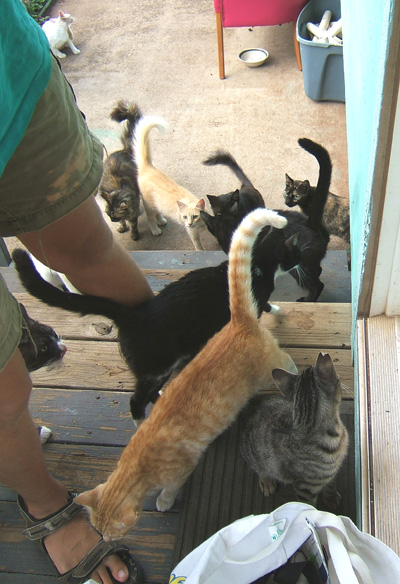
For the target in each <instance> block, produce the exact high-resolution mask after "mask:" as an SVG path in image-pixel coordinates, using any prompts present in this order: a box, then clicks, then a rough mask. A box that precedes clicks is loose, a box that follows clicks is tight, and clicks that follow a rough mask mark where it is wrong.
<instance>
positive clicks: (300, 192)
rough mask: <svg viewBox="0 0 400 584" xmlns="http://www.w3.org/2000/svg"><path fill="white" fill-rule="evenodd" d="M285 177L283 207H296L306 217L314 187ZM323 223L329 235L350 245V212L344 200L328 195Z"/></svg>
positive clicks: (304, 181) (305, 181)
mask: <svg viewBox="0 0 400 584" xmlns="http://www.w3.org/2000/svg"><path fill="white" fill-rule="evenodd" d="M285 177H286V186H285V192H284V194H283V198H284V199H285V205H287V206H288V207H295V206H296V205H298V206H299V207H300V209H301V210H302V212H303V213H304V214H305V215H307V217H308V216H309V214H310V209H311V206H312V201H313V198H314V195H315V189H316V187H312V186H311V185H310V181H308V180H293V179H292V178H290V176H289V175H288V174H285ZM323 221H324V224H325V226H326V227H327V229H328V231H329V233H330V234H331V235H337V236H338V237H341V238H342V239H344V241H346V243H350V211H349V203H348V201H346V199H344V198H343V197H338V196H337V195H334V194H333V193H328V198H327V200H326V203H325V208H324V215H323Z"/></svg>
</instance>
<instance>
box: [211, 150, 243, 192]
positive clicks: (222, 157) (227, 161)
mask: <svg viewBox="0 0 400 584" xmlns="http://www.w3.org/2000/svg"><path fill="white" fill-rule="evenodd" d="M203 164H205V165H206V166H216V165H217V164H222V165H223V166H227V167H228V168H230V169H231V171H232V172H233V173H234V174H235V176H236V178H237V179H238V180H239V181H240V182H241V184H242V186H245V187H252V188H254V186H253V184H252V182H251V180H250V179H249V178H247V176H246V175H245V174H244V172H243V170H242V169H241V168H240V166H239V165H238V163H237V162H236V160H235V159H234V157H233V156H232V154H230V152H227V151H226V150H216V152H214V153H213V154H211V155H210V156H209V157H208V158H206V159H205V160H203Z"/></svg>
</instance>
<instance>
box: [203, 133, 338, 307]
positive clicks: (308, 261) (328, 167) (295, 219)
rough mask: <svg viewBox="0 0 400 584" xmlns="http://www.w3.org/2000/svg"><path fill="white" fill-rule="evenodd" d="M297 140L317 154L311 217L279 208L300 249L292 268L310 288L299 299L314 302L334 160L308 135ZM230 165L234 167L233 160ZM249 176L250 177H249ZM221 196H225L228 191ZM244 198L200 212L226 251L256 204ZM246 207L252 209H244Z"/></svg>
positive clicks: (325, 239) (286, 230) (267, 229)
mask: <svg viewBox="0 0 400 584" xmlns="http://www.w3.org/2000/svg"><path fill="white" fill-rule="evenodd" d="M298 142H299V145H300V146H301V147H302V148H304V150H306V151H307V152H310V154H312V155H313V156H315V158H316V159H317V161H318V163H319V178H318V184H317V186H316V192H315V197H314V198H313V203H312V207H311V209H310V213H309V216H308V217H307V216H305V215H304V214H302V213H297V212H295V211H282V210H278V212H279V214H280V215H283V216H284V217H286V218H287V220H288V224H287V226H286V227H285V228H284V229H283V230H282V231H283V235H284V237H285V238H286V239H287V238H289V237H291V236H293V235H294V234H297V236H298V242H299V247H300V249H301V262H300V264H299V265H298V266H297V267H296V268H295V269H293V270H291V271H290V274H291V275H292V276H293V277H294V278H295V280H296V281H297V283H298V284H299V286H301V287H302V288H304V289H306V290H308V294H307V296H303V297H301V298H298V302H315V301H316V300H317V299H318V297H319V295H320V294H321V292H322V290H323V288H324V284H323V283H322V282H321V280H320V279H319V276H320V274H321V271H322V269H321V261H322V260H323V258H324V257H325V255H326V250H327V247H328V243H329V232H328V230H327V229H326V227H325V226H324V223H323V220H322V217H323V212H324V207H325V203H326V199H327V196H328V193H329V186H330V181H331V174H332V164H331V160H330V157H329V154H328V152H327V151H326V149H325V148H323V147H322V146H320V145H319V144H317V143H315V142H313V141H312V140H309V139H307V138H301V139H300V140H299V141H298ZM228 166H229V167H230V168H231V163H230V164H229V165H228ZM241 172H243V171H241ZM247 180H248V181H249V179H247ZM249 182H250V181H249ZM222 196H223V197H225V195H222ZM216 198H217V199H218V198H219V197H216ZM242 198H243V202H242V206H241V207H240V206H239V205H237V206H232V205H231V203H230V201H228V200H222V202H221V201H220V202H219V203H218V207H217V208H218V213H215V215H214V216H212V215H209V214H208V213H206V212H205V211H202V213H201V216H202V218H203V220H204V222H205V224H206V225H207V228H208V229H209V231H210V232H211V233H212V234H213V235H214V236H215V237H216V238H217V241H218V243H219V244H220V246H221V247H222V249H223V250H224V251H225V252H226V253H228V251H229V247H230V242H231V238H232V234H233V232H234V230H235V229H236V227H237V226H238V224H239V223H240V221H241V220H242V219H243V216H244V215H246V214H247V212H250V211H252V210H253V209H255V208H256V207H257V203H256V201H255V200H254V199H253V198H251V197H247V196H246V194H243V195H242ZM210 204H211V207H212V208H213V210H214V204H213V200H210ZM245 208H248V209H249V210H248V211H247V212H245V211H243V209H245ZM214 212H215V210H214ZM270 231H271V228H270V227H265V228H264V229H263V230H262V232H261V233H262V234H264V235H265V234H266V233H268V232H270ZM257 245H258V244H257V243H256V246H255V251H254V253H256V252H257Z"/></svg>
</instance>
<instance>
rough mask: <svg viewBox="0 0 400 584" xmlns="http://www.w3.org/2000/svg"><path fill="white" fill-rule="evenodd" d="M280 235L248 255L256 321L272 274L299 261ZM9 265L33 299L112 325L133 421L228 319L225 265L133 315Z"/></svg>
mask: <svg viewBox="0 0 400 584" xmlns="http://www.w3.org/2000/svg"><path fill="white" fill-rule="evenodd" d="M280 231H281V230H279V229H276V230H274V231H273V232H271V233H270V234H265V235H264V236H263V237H262V242H261V243H260V245H259V246H257V250H256V252H255V253H254V254H253V262H252V273H253V290H254V296H255V298H256V300H257V303H258V309H259V313H260V314H261V312H262V310H263V309H264V308H265V307H266V305H267V302H268V299H269V296H270V294H271V292H272V290H273V288H274V278H275V275H276V273H277V272H278V271H282V270H283V271H288V270H290V269H292V268H293V267H294V266H295V265H297V264H298V262H299V260H300V251H299V249H298V247H297V243H296V238H295V237H294V238H293V237H290V238H288V239H287V240H285V241H284V238H282V237H281V236H280V235H279V232H280ZM258 250H262V253H260V252H258ZM13 260H14V262H15V266H16V269H17V271H18V273H19V276H20V278H21V281H22V284H23V285H24V286H25V288H26V289H27V290H28V292H30V293H31V294H32V295H33V296H36V297H37V298H39V299H40V300H42V301H43V302H45V303H47V304H49V305H51V306H57V307H59V308H64V309H66V310H70V311H72V312H77V313H80V314H81V315H85V314H98V315H103V316H106V317H108V318H110V319H111V320H112V321H113V322H114V323H115V324H116V326H117V327H118V336H119V343H120V348H121V353H122V355H123V357H124V359H125V361H126V363H127V365H128V366H129V368H130V369H131V371H132V373H133V374H134V375H135V377H136V388H135V392H134V394H133V396H132V398H131V412H132V415H133V417H134V419H135V420H136V421H137V422H140V421H141V420H142V419H143V417H144V415H145V407H146V405H147V404H148V403H149V402H150V401H155V400H156V399H157V397H158V395H159V391H160V389H162V387H163V385H164V384H165V383H166V381H167V380H168V379H169V377H170V375H171V374H172V373H173V372H174V371H175V370H178V369H180V368H182V367H183V366H184V365H185V364H186V363H187V362H188V361H190V360H191V359H192V358H193V357H194V356H195V355H196V354H197V353H198V352H199V351H200V349H201V348H202V347H203V346H204V345H205V344H206V342H207V341H208V339H210V338H211V337H212V336H213V335H214V334H215V333H216V332H218V331H219V330H220V329H221V328H222V327H223V326H224V325H225V324H227V322H228V321H229V319H230V311H229V293H228V274H227V267H228V262H227V261H226V262H223V263H222V264H220V265H218V266H213V267H206V268H200V269H198V270H193V271H192V272H189V273H188V274H186V275H185V276H184V277H183V278H181V279H179V280H177V281H175V282H172V283H171V284H169V285H167V286H165V288H164V289H163V290H161V292H160V293H159V294H157V295H156V296H155V297H154V298H152V299H151V300H149V301H148V302H145V303H143V304H141V305H140V306H137V307H135V308H132V307H127V306H124V305H121V304H119V303H117V302H114V301H112V300H109V299H106V298H100V297H97V296H87V295H79V294H73V293H69V292H63V291H61V290H59V289H58V288H55V287H54V286H51V284H49V283H48V282H46V281H44V280H43V279H42V278H41V277H40V275H39V274H38V273H37V271H36V270H35V267H34V265H33V263H32V261H31V259H30V258H29V255H28V254H27V253H26V252H25V251H24V250H22V249H17V250H14V252H13Z"/></svg>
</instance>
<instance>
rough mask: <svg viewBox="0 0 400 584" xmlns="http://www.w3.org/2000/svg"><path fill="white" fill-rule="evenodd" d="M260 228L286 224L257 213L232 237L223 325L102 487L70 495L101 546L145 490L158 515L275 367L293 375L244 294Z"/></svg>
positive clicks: (125, 523)
mask: <svg viewBox="0 0 400 584" xmlns="http://www.w3.org/2000/svg"><path fill="white" fill-rule="evenodd" d="M264 225H272V226H274V227H277V228H283V227H284V226H285V225H286V219H285V218H284V217H282V216H280V215H278V214H277V213H276V212H275V211H270V210H267V209H257V210H255V211H253V212H252V213H250V214H249V215H247V216H246V217H245V218H244V219H243V221H242V223H241V224H240V226H239V227H238V229H237V230H236V232H235V234H234V236H233V239H232V244H231V248H230V252H229V290H230V310H231V320H230V322H229V323H228V324H227V325H226V326H225V327H224V328H223V329H221V331H219V332H218V333H217V334H216V335H214V337H212V338H211V339H210V340H209V341H208V343H207V344H206V346H205V347H204V348H203V349H202V350H201V351H200V353H198V354H197V356H196V357H195V358H194V359H193V360H192V361H190V362H189V363H188V365H186V367H185V368H184V369H183V370H182V371H181V373H180V374H179V375H178V377H176V378H175V379H174V380H173V381H172V382H171V384H170V385H169V386H168V387H167V389H166V390H165V391H164V393H163V394H162V395H161V397H160V398H159V399H158V401H157V402H156V403H155V405H154V407H153V409H152V411H151V413H150V415H149V417H148V418H147V419H146V420H145V421H144V422H143V423H142V424H141V425H140V426H139V428H138V430H137V432H136V434H134V436H132V438H131V440H130V441H129V443H128V445H127V446H126V448H125V449H124V451H123V452H122V456H121V458H120V460H119V462H118V465H117V468H116V469H115V470H114V472H113V473H112V474H111V475H110V477H109V478H108V480H107V482H106V483H104V484H101V485H98V486H97V487H96V488H95V489H93V490H91V491H86V492H85V493H82V494H80V495H78V496H77V497H76V499H75V501H76V502H77V503H79V504H81V505H85V506H87V507H88V508H89V513H90V519H91V522H92V524H93V525H94V527H95V528H96V529H98V530H99V531H100V532H101V533H102V534H103V537H104V539H106V540H112V539H118V538H120V537H122V536H124V535H125V534H126V533H127V532H128V531H129V530H130V528H131V527H132V526H133V525H134V524H135V523H136V521H137V519H138V518H139V515H140V513H141V510H142V502H143V499H144V497H145V495H146V493H148V492H149V491H151V490H154V489H157V490H160V489H162V491H161V493H160V495H159V496H158V498H157V509H158V510H159V511H166V510H167V509H169V508H170V507H171V506H172V505H173V503H174V500H175V496H176V494H177V492H178V490H179V489H180V487H181V486H182V485H183V484H184V482H185V481H186V479H187V478H188V477H189V475H190V474H191V472H192V471H193V469H194V468H195V466H196V464H197V462H198V460H199V458H200V456H201V455H202V453H203V452H204V451H205V450H206V448H207V447H208V445H209V444H210V443H211V442H212V441H213V440H214V439H215V438H216V437H217V436H218V435H219V434H220V433H221V432H223V431H224V430H225V429H226V428H227V427H228V426H229V425H230V424H231V423H232V422H233V421H234V419H235V418H236V416H237V415H238V413H239V411H240V410H241V409H242V408H243V406H244V405H245V404H246V403H247V401H248V400H249V399H250V398H251V397H252V396H253V395H254V394H255V393H257V392H258V391H259V390H260V389H262V388H264V387H265V386H266V385H267V384H268V383H269V382H270V381H271V380H272V370H273V369H275V368H276V367H279V368H283V369H288V370H290V371H292V372H297V369H296V366H295V364H294V363H293V361H292V359H291V357H290V356H289V355H288V354H287V353H285V352H284V351H283V350H282V349H280V348H279V346H278V344H277V342H276V340H275V338H274V337H273V336H272V335H271V333H270V332H269V331H268V330H267V329H266V328H265V327H261V326H260V325H259V323H258V318H257V305H256V302H255V300H254V298H253V294H252V289H251V272H250V267H251V255H252V245H253V243H254V241H255V239H256V237H257V235H258V233H259V231H260V230H261V229H262V227H264Z"/></svg>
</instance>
